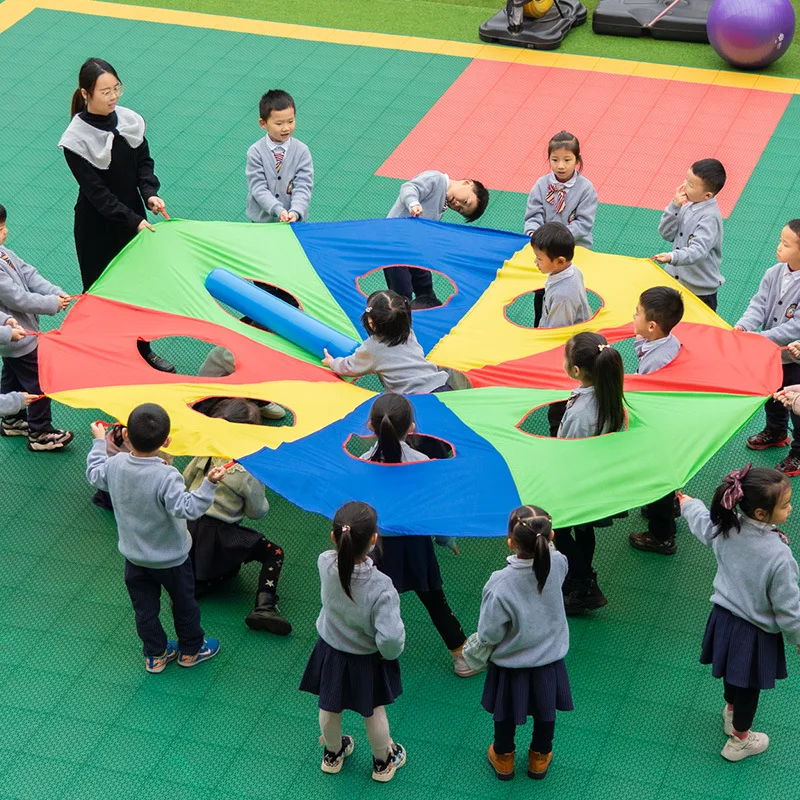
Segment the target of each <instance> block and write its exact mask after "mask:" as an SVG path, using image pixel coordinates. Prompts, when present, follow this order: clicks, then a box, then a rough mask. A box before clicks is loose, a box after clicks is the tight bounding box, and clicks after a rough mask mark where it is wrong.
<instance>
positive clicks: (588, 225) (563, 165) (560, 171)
mask: <svg viewBox="0 0 800 800" xmlns="http://www.w3.org/2000/svg"><path fill="white" fill-rule="evenodd" d="M547 157H548V159H549V160H550V172H549V173H548V174H547V175H542V177H541V178H539V180H538V181H536V183H535V184H534V185H533V188H532V189H531V193H530V194H529V195H528V205H527V206H526V208H525V229H524V230H525V235H526V236H530V235H531V234H532V233H535V232H536V231H537V230H538V229H539V228H540V227H541V226H542V225H544V224H545V223H546V222H560V223H562V224H564V225H566V226H567V228H569V232H570V233H571V234H572V235H573V237H574V239H575V244H577V245H580V246H581V247H588V248H591V246H592V228H593V227H594V218H595V215H596V214H597V192H596V191H595V188H594V186H592V183H591V181H589V180H588V179H586V178H584V177H583V175H581V173H580V172H579V170H582V169H583V159H582V158H581V146H580V143H579V142H578V139H577V138H576V137H575V136H573V134H571V133H568V132H567V131H561V133H557V134H556V135H555V136H554V137H553V138H552V139H551V140H550V141H549V142H548V144H547Z"/></svg>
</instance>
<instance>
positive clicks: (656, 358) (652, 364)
mask: <svg viewBox="0 0 800 800" xmlns="http://www.w3.org/2000/svg"><path fill="white" fill-rule="evenodd" d="M633 349H634V350H635V351H636V357H637V358H638V359H639V367H638V368H637V370H636V374H637V375H649V374H650V373H651V372H655V371H656V370H659V369H661V368H662V367H666V366H667V364H670V363H672V362H673V361H674V360H675V359H676V358H677V357H678V353H680V351H681V343H680V342H679V341H678V340H677V339H676V338H675V337H674V336H673V335H672V334H671V333H670V334H667V335H666V336H662V337H661V338H660V339H653V341H652V342H648V341H647V339H637V340H636V341H635V342H634V343H633Z"/></svg>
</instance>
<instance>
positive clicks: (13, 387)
mask: <svg viewBox="0 0 800 800" xmlns="http://www.w3.org/2000/svg"><path fill="white" fill-rule="evenodd" d="M9 392H28V393H29V394H41V393H42V387H41V386H40V385H39V349H38V348H35V349H34V350H31V352H30V353H26V354H25V355H24V356H17V357H16V358H4V359H3V372H2V374H1V375H0V394H8V393H9ZM8 419H27V420H28V426H29V427H30V429H31V433H40V432H43V431H49V430H52V428H53V425H52V416H51V410H50V398H49V397H43V398H42V399H41V400H37V401H36V402H35V403H31V404H30V405H29V406H28V408H27V409H23V410H22V411H20V412H19V414H15V415H14V416H13V417H8Z"/></svg>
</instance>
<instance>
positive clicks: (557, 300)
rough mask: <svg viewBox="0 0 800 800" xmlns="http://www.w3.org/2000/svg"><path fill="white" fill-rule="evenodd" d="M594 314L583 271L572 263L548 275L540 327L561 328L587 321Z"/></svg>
mask: <svg viewBox="0 0 800 800" xmlns="http://www.w3.org/2000/svg"><path fill="white" fill-rule="evenodd" d="M591 316H592V310H591V308H589V301H588V300H587V299H586V287H585V286H584V285H583V273H582V272H581V271H580V270H579V269H578V268H577V267H576V266H575V265H574V264H570V265H569V266H568V267H567V268H566V269H565V270H562V271H561V272H557V273H554V274H551V275H548V276H547V280H546V281H545V283H544V305H543V306H542V319H541V320H540V321H539V327H540V328H561V327H564V326H566V325H577V324H578V323H579V322H586V320H587V319H589V317H591Z"/></svg>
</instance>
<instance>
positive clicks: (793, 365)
mask: <svg viewBox="0 0 800 800" xmlns="http://www.w3.org/2000/svg"><path fill="white" fill-rule="evenodd" d="M777 258H778V262H779V263H777V264H775V265H774V266H773V267H770V268H769V269H768V270H767V272H766V274H765V275H764V277H763V278H762V279H761V285H760V286H759V287H758V291H757V292H756V295H755V297H754V298H753V299H752V300H751V301H750V304H749V305H748V306H747V311H745V312H744V315H743V316H742V318H741V319H740V320H739V321H738V322H737V323H736V325H735V326H734V328H733V329H734V330H738V331H758V330H759V329H760V333H761V335H762V336H764V337H765V338H767V339H769V340H770V341H772V342H775V344H777V345H781V346H783V345H788V344H790V343H791V342H794V341H795V340H796V339H800V316H797V315H796V311H797V308H798V305H800V219H793V220H791V221H790V222H789V223H788V224H787V225H786V226H785V227H784V229H783V230H782V231H781V239H780V242H779V243H778V250H777ZM781 360H782V361H783V381H782V384H781V385H782V386H791V385H793V384H797V383H800V364H798V363H797V362H795V361H793V360H792V356H791V354H790V353H789V352H788V351H785V350H784V351H783V352H782V353H781ZM764 411H765V412H766V416H767V424H766V426H765V427H764V430H763V431H761V433H757V434H755V435H754V436H750V437H749V438H748V439H747V446H748V447H749V448H750V449H751V450H766V449H767V448H769V447H786V445H788V444H789V442H790V441H791V449H790V450H789V455H788V456H787V457H786V458H784V459H783V461H781V462H780V464H778V465H777V466H776V467H775V469H777V470H780V471H781V472H783V473H784V474H785V475H787V476H788V477H790V478H793V477H795V476H796V475H800V417H798V416H797V414H795V413H794V411H792V412H791V418H792V433H793V437H792V439H791V440H790V439H789V436H788V433H789V416H790V412H789V410H788V409H787V408H785V407H784V405H783V404H782V403H780V402H778V401H777V400H775V399H770V400H767V402H766V404H765V406H764Z"/></svg>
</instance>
